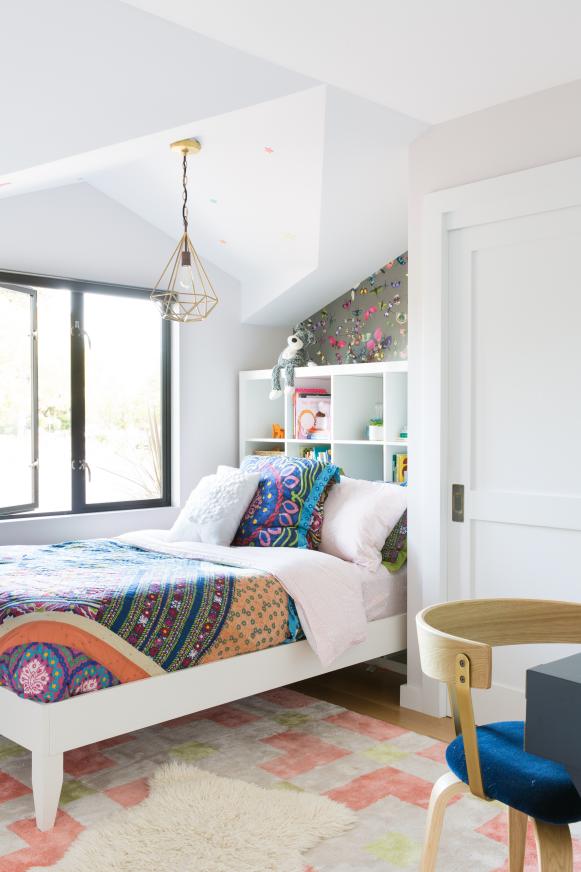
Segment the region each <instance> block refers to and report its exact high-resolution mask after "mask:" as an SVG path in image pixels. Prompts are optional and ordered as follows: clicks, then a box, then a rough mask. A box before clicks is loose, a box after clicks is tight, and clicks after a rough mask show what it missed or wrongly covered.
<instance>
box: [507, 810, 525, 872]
mask: <svg viewBox="0 0 581 872" xmlns="http://www.w3.org/2000/svg"><path fill="white" fill-rule="evenodd" d="M507 812H508V870H509V872H523V869H524V865H525V849H526V841H527V824H528V822H529V819H528V817H527V815H526V814H523V813H522V811H517V810H516V808H511V807H510V806H507Z"/></svg>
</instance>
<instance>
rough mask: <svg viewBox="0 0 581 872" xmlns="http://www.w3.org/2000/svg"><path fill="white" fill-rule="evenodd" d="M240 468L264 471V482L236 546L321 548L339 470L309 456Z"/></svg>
mask: <svg viewBox="0 0 581 872" xmlns="http://www.w3.org/2000/svg"><path fill="white" fill-rule="evenodd" d="M240 468H241V469H242V470H243V472H260V483H259V485H258V490H257V491H256V494H255V496H254V499H253V500H252V502H251V503H250V505H249V507H248V509H247V510H246V513H245V515H244V517H243V518H242V521H241V522H240V526H239V527H238V532H237V533H236V536H235V537H234V541H233V542H232V544H233V545H254V546H256V547H259V548H272V547H279V548H280V547H284V548H310V549H312V550H316V549H317V548H318V542H319V540H320V529H321V526H322V523H323V521H322V518H323V503H324V498H325V497H326V492H328V488H329V487H330V486H331V485H332V484H333V483H334V482H336V481H339V477H340V476H339V468H338V467H337V466H334V465H333V464H332V463H323V462H322V461H320V460H307V459H306V458H304V457H255V456H251V457H245V458H244V460H243V461H242V464H241V467H240ZM322 498H323V499H322Z"/></svg>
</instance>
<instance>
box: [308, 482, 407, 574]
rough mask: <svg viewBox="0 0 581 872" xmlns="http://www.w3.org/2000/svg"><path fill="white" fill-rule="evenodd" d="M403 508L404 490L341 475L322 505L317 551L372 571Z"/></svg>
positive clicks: (391, 485) (377, 567) (404, 501)
mask: <svg viewBox="0 0 581 872" xmlns="http://www.w3.org/2000/svg"><path fill="white" fill-rule="evenodd" d="M406 508H407V488H405V487H400V486H399V485H397V484H388V483H384V482H375V481H364V480H363V479H357V478H345V477H344V476H343V477H342V478H341V481H340V482H339V483H338V484H336V485H335V486H334V487H333V488H332V489H331V492H330V493H329V496H328V497H327V502H326V503H325V517H324V521H323V529H322V532H321V544H320V546H319V551H324V552H325V553H326V554H332V555H333V557H340V558H341V559H342V560H348V561H349V562H350V563H357V564H358V565H359V566H365V567H366V568H367V569H370V570H371V571H372V572H375V571H376V570H377V569H379V566H380V564H381V549H382V548H383V546H384V544H385V540H386V539H387V537H388V535H389V533H391V531H392V530H393V528H394V527H395V525H396V524H397V522H398V520H399V519H400V518H401V516H402V514H403V512H404V511H405V509H406Z"/></svg>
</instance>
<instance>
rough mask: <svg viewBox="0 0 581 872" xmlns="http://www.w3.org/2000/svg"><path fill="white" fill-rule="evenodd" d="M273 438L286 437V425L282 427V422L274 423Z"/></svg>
mask: <svg viewBox="0 0 581 872" xmlns="http://www.w3.org/2000/svg"><path fill="white" fill-rule="evenodd" d="M272 438H273V439H284V427H281V426H280V424H273V425H272Z"/></svg>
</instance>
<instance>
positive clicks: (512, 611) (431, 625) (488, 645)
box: [416, 599, 581, 797]
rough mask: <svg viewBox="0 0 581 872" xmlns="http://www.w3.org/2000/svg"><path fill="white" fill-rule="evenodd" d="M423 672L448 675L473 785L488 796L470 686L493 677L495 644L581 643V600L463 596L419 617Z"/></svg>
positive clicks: (486, 682) (485, 684) (441, 678)
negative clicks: (573, 601) (472, 598)
mask: <svg viewBox="0 0 581 872" xmlns="http://www.w3.org/2000/svg"><path fill="white" fill-rule="evenodd" d="M416 624H417V630H418V641H419V646H420V659H421V664H422V670H423V672H424V673H425V674H426V675H428V676H429V677H430V678H436V679H438V680H439V681H445V682H446V684H447V685H448V692H449V695H450V704H451V707H452V713H453V715H454V724H455V727H456V733H462V735H463V737H464V749H465V754H466V765H467V769H468V777H469V784H470V790H471V791H472V793H474V794H476V795H477V796H482V797H484V790H483V787H482V775H481V772H480V759H479V756H478V742H477V738H476V727H475V724H474V712H473V708H472V698H471V695H470V688H472V687H477V688H489V687H490V685H491V683H492V648H493V647H496V646H500V645H526V644H532V643H534V644H538V643H545V642H564V643H572V644H581V603H569V602H558V601H555V600H531V599H484V600H459V601H456V602H449V603H441V604H440V605H435V606H429V607H428V608H426V609H424V610H423V611H422V612H420V613H419V614H418V616H417V618H416Z"/></svg>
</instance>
